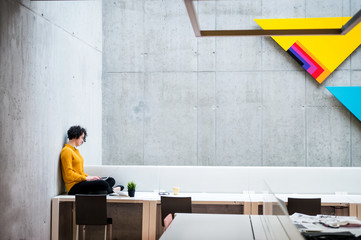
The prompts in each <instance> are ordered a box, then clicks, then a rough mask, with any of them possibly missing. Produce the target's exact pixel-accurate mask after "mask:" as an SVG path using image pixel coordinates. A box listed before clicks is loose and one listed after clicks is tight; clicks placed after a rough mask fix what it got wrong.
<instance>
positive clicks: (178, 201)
mask: <svg viewBox="0 0 361 240" xmlns="http://www.w3.org/2000/svg"><path fill="white" fill-rule="evenodd" d="M160 202H161V210H162V226H163V227H164V218H166V217H167V215H168V214H172V219H173V218H174V213H192V198H191V197H165V196H161V198H160Z"/></svg>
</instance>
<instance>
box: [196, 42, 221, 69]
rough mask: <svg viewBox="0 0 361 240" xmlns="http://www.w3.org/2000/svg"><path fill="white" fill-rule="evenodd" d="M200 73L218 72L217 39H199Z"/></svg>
mask: <svg viewBox="0 0 361 240" xmlns="http://www.w3.org/2000/svg"><path fill="white" fill-rule="evenodd" d="M197 41H198V51H197V53H198V54H197V55H198V60H197V61H198V64H197V66H198V71H199V72H202V71H215V70H216V54H217V52H216V39H215V38H198V39H197Z"/></svg>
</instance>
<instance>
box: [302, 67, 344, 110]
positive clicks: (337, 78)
mask: <svg viewBox="0 0 361 240" xmlns="http://www.w3.org/2000/svg"><path fill="white" fill-rule="evenodd" d="M349 85H350V72H349V71H344V70H335V71H334V72H333V73H332V74H331V75H330V76H329V77H328V78H327V79H326V81H325V82H324V83H323V84H321V85H320V84H319V83H318V82H316V80H314V79H313V78H312V76H307V79H306V104H307V106H308V107H316V106H317V107H321V106H326V107H331V106H337V107H341V106H343V105H342V103H340V101H338V100H337V98H335V97H334V96H333V95H332V93H331V92H330V91H328V90H327V89H326V86H349Z"/></svg>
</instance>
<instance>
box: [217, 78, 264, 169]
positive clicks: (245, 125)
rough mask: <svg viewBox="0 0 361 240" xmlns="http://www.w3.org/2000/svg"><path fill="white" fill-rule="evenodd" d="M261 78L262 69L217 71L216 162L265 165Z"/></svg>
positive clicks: (226, 164) (224, 164) (219, 163)
mask: <svg viewBox="0 0 361 240" xmlns="http://www.w3.org/2000/svg"><path fill="white" fill-rule="evenodd" d="M261 81H262V74H259V73H253V72H243V73H217V75H216V101H217V110H216V165H223V166H229V165H231V166H232V165H241V166H257V165H258V166H259V165H261V146H260V144H259V143H260V142H261V112H262V110H261V107H260V105H261V99H262V93H261Z"/></svg>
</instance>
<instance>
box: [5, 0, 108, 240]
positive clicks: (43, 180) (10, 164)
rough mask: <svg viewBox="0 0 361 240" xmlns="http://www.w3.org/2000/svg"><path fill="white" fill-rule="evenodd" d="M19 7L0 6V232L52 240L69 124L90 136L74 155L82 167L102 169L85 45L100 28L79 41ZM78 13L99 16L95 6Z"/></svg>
mask: <svg viewBox="0 0 361 240" xmlns="http://www.w3.org/2000/svg"><path fill="white" fill-rule="evenodd" d="M23 3H26V4H28V1H26V2H25V1H24V2H23ZM23 3H21V2H20V1H8V0H6V1H1V2H0V31H1V36H0V108H1V111H0V133H1V138H0V158H1V161H0V164H1V166H0V169H1V174H0V176H1V177H0V185H1V186H0V188H1V189H2V191H3V192H4V193H6V194H2V195H1V197H0V198H1V199H0V207H1V209H3V211H2V214H1V219H0V226H1V227H0V232H1V238H4V239H50V222H51V219H50V207H51V206H50V200H49V199H50V198H51V197H52V196H54V195H56V194H58V193H60V192H62V189H63V185H62V181H61V174H60V164H59V155H60V151H61V149H62V147H63V144H64V142H65V141H66V138H65V136H66V131H67V129H68V128H69V127H70V125H73V124H80V125H83V126H84V127H86V128H87V130H88V132H89V138H88V140H89V141H87V143H86V144H84V146H82V147H81V148H80V151H81V153H82V155H83V157H84V159H85V161H86V163H88V164H99V163H101V151H100V150H101V148H100V146H101V144H102V142H101V86H100V80H101V57H102V54H101V52H100V51H99V49H98V48H97V47H95V46H92V45H91V44H89V43H95V42H97V39H101V36H99V35H96V34H95V33H98V34H101V29H95V28H96V26H101V25H95V26H93V27H94V36H93V37H92V38H91V39H88V41H85V40H84V41H83V40H81V39H79V37H77V36H73V34H70V33H69V32H67V31H65V30H64V29H63V28H61V27H59V25H61V26H63V25H62V24H58V23H55V22H52V21H51V20H49V19H47V18H44V17H43V16H41V15H40V14H38V13H37V12H36V11H35V10H34V9H32V5H29V6H30V7H26V6H24V5H23ZM46 4H48V5H47V9H50V8H51V7H52V5H51V4H52V3H51V2H48V3H46ZM69 4H71V3H70V2H69ZM84 8H85V9H84V12H87V13H88V15H87V16H88V17H92V15H99V14H100V15H101V8H98V9H94V5H93V3H90V4H89V5H84ZM57 11H58V12H59V14H60V13H61V14H60V15H61V16H63V17H64V15H65V16H66V15H67V12H66V11H67V8H65V9H61V8H59V7H58V8H57ZM69 14H70V15H71V16H69V17H70V18H72V17H73V15H72V14H73V12H71V13H69ZM72 19H74V18H72ZM64 25H66V24H65V23H64ZM9 183H11V184H9ZM14 186H18V187H16V188H14ZM19 191H20V192H21V194H19ZM20 226H21V231H20V230H19V227H20Z"/></svg>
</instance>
